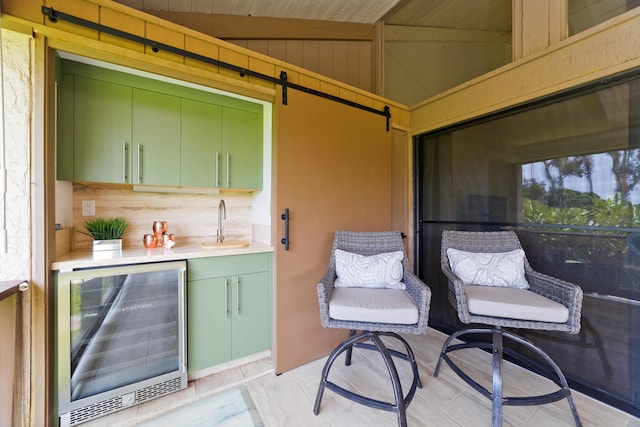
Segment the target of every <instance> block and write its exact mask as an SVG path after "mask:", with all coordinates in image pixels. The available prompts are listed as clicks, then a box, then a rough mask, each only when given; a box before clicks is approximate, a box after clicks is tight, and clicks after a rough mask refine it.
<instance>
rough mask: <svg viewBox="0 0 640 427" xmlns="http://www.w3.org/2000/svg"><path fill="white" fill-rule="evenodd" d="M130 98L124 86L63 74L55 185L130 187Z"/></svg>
mask: <svg viewBox="0 0 640 427" xmlns="http://www.w3.org/2000/svg"><path fill="white" fill-rule="evenodd" d="M131 92H132V91H131V88H130V87H127V86H122V85H119V84H114V83H110V82H105V81H102V80H95V79H90V78H85V77H81V76H71V75H67V74H63V78H62V82H61V84H60V85H59V92H58V97H59V103H58V105H59V111H58V115H59V117H58V147H59V150H58V178H59V179H72V180H74V181H88V182H109V183H129V182H131V181H130V160H131V157H130V149H131V130H132V125H131ZM70 110H71V111H70ZM60 147H64V148H63V149H60Z"/></svg>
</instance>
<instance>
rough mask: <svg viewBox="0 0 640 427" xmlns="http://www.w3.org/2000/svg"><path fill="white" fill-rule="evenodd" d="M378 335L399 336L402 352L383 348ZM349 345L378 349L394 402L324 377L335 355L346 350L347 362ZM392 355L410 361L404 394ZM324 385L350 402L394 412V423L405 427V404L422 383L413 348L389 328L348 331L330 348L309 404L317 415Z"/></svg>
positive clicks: (350, 346)
mask: <svg viewBox="0 0 640 427" xmlns="http://www.w3.org/2000/svg"><path fill="white" fill-rule="evenodd" d="M380 336H389V337H391V338H394V339H397V340H399V341H400V342H401V343H402V345H403V346H404V348H405V351H406V353H403V352H401V351H397V350H393V349H389V348H387V346H386V345H385V344H384V342H383V340H382V339H381V338H380ZM353 347H357V348H364V349H367V350H375V351H377V352H378V353H380V355H381V356H382V359H383V360H384V363H385V365H386V368H387V372H388V374H389V378H390V379H391V384H392V386H393V395H394V399H395V402H394V403H391V402H383V401H380V400H376V399H372V398H370V397H367V396H363V395H360V394H357V393H355V392H353V391H351V390H347V389H345V388H343V387H341V386H339V385H337V384H335V383H333V382H331V381H329V380H328V376H329V371H330V370H331V367H332V366H333V364H334V362H335V360H336V359H337V357H338V356H339V355H340V354H342V353H343V352H345V351H346V352H347V353H346V355H345V356H346V357H347V358H348V359H349V362H350V359H351V353H352V351H353ZM394 357H398V358H401V359H403V360H405V361H407V362H409V363H410V364H411V370H412V373H413V382H412V384H411V387H410V389H409V391H408V393H407V395H406V396H405V395H404V394H403V391H402V383H401V382H400V376H399V375H398V370H397V368H396V365H395V362H394V361H393V358H394ZM348 364H350V363H348ZM325 387H326V388H329V389H330V390H332V391H334V392H336V393H337V394H339V395H341V396H343V397H346V398H347V399H350V400H353V401H354V402H357V403H360V404H363V405H366V406H370V407H372V408H376V409H383V410H385V411H391V412H395V413H396V414H397V417H398V426H400V427H406V425H407V414H406V408H407V406H408V405H409V403H410V402H411V400H412V399H413V397H414V395H415V391H416V388H417V387H422V383H421V381H420V375H419V372H418V364H417V362H416V360H415V356H414V354H413V351H412V350H411V347H410V346H409V343H408V342H407V341H406V340H405V339H404V338H402V337H401V336H400V335H398V334H396V333H393V332H370V331H363V332H361V333H356V331H351V332H350V333H349V337H348V338H347V339H346V340H345V341H343V342H342V343H340V344H339V345H338V346H337V347H336V348H335V349H334V350H333V351H332V352H331V354H330V355H329V357H328V358H327V361H326V362H325V365H324V367H323V369H322V376H321V379H320V385H319V386H318V393H317V395H316V402H315V405H314V408H313V413H314V414H315V415H318V413H319V412H320V403H321V401H322V396H323V393H324V389H325Z"/></svg>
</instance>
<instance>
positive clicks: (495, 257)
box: [447, 248, 529, 289]
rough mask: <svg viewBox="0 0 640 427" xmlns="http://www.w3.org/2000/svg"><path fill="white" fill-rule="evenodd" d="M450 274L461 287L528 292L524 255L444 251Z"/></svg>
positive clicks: (516, 253)
mask: <svg viewBox="0 0 640 427" xmlns="http://www.w3.org/2000/svg"><path fill="white" fill-rule="evenodd" d="M447 256H448V257H449V265H451V270H453V272H454V273H455V275H456V276H458V277H459V278H460V279H462V282H463V283H464V284H465V285H482V286H502V287H511V288H519V289H528V288H529V283H528V282H527V279H525V277H524V251H523V250H522V249H516V250H514V251H511V252H497V253H476V252H465V251H460V250H458V249H453V248H449V249H447Z"/></svg>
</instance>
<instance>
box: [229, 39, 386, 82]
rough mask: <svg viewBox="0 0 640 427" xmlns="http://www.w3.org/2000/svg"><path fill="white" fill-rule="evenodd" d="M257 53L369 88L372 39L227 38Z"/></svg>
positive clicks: (372, 72) (371, 65)
mask: <svg viewBox="0 0 640 427" xmlns="http://www.w3.org/2000/svg"><path fill="white" fill-rule="evenodd" d="M229 42H231V43H233V44H235V45H236V46H241V47H244V48H247V49H250V50H253V51H255V52H258V53H262V54H264V55H267V56H270V57H272V58H274V59H278V60H280V61H285V62H288V63H290V64H293V65H297V66H299V67H302V68H304V69H306V70H309V71H313V72H315V73H318V74H322V75H323V76H326V77H329V78H331V79H335V80H338V81H339V82H342V83H346V84H349V85H352V86H354V87H357V88H359V89H363V90H366V91H368V92H373V90H374V87H373V81H374V77H373V76H374V66H375V64H374V60H373V58H374V53H373V47H374V46H373V42H371V41H359V40H355V41H354V40H229Z"/></svg>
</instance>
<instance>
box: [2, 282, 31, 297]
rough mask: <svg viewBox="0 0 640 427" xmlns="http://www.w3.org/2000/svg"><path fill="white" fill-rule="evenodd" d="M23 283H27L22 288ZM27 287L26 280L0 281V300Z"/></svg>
mask: <svg viewBox="0 0 640 427" xmlns="http://www.w3.org/2000/svg"><path fill="white" fill-rule="evenodd" d="M23 284H27V287H26V288H24V287H23ZM28 287H29V285H28V283H27V281H26V280H8V281H2V282H0V301H2V300H3V299H5V298H9V297H10V296H11V295H14V294H17V293H18V292H20V291H23V290H26V289H27V288H28Z"/></svg>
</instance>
